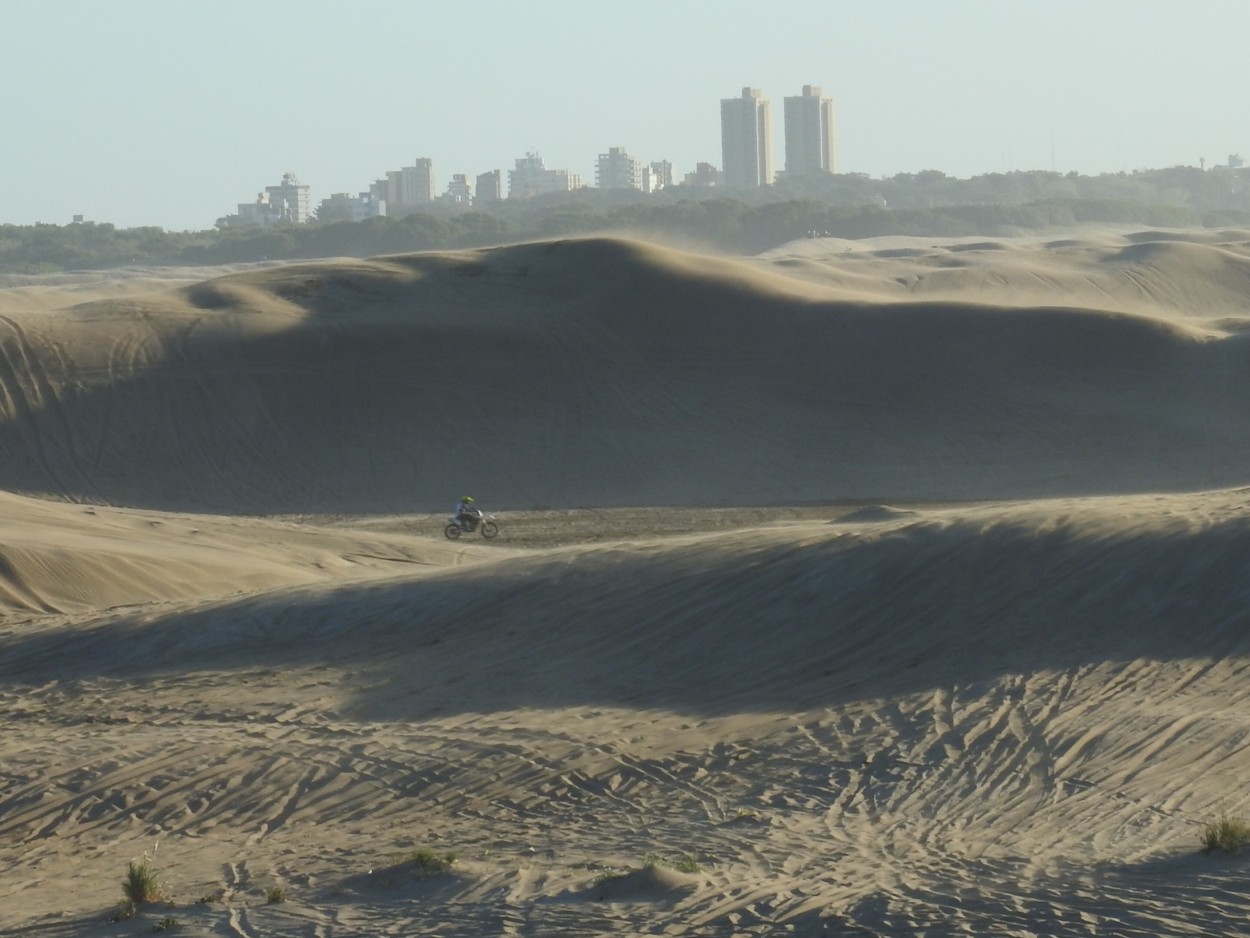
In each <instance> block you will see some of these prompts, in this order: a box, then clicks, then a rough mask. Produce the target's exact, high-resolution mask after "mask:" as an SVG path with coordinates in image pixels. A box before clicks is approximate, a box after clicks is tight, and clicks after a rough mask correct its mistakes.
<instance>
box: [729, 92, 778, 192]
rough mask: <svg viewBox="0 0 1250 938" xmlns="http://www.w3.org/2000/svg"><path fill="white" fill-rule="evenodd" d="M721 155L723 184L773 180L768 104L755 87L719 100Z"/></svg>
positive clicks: (750, 184)
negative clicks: (735, 96) (740, 94)
mask: <svg viewBox="0 0 1250 938" xmlns="http://www.w3.org/2000/svg"><path fill="white" fill-rule="evenodd" d="M720 139H721V157H722V160H723V163H724V173H725V185H726V186H732V187H735V188H750V187H754V186H767V185H771V184H772V181H773V157H772V145H771V140H772V117H771V106H770V105H769V103H768V101H767V100H766V99H765V98H764V96H763V95H762V94H761V93H760V90H759V89H758V88H743V89H742V97H740V98H722V99H721V102H720Z"/></svg>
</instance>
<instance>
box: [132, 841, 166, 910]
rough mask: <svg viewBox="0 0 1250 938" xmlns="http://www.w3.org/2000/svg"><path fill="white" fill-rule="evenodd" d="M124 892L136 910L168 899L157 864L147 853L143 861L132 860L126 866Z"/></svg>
mask: <svg viewBox="0 0 1250 938" xmlns="http://www.w3.org/2000/svg"><path fill="white" fill-rule="evenodd" d="M122 892H124V893H125V894H126V901H127V902H128V903H130V905H132V906H134V907H135V908H138V907H139V906H141V905H146V904H147V903H149V902H160V901H161V900H162V899H164V898H166V892H167V889H166V886H165V883H164V882H163V881H162V880H161V877H160V873H159V872H158V871H157V869H156V864H155V863H153V862H152V858H151V857H149V856H148V855H147V854H146V853H145V854H144V855H143V859H142V860H131V861H130V862H129V863H128V864H127V865H126V878H125V879H124V880H123V881H122Z"/></svg>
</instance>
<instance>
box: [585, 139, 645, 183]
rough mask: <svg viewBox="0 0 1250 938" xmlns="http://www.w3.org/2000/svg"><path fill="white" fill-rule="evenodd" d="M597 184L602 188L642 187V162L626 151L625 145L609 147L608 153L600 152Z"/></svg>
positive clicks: (596, 175) (596, 170) (596, 172)
mask: <svg viewBox="0 0 1250 938" xmlns="http://www.w3.org/2000/svg"><path fill="white" fill-rule="evenodd" d="M595 185H596V186H598V187H599V188H600V189H641V188H642V162H641V161H640V160H636V159H634V158H633V157H632V156H630V155H629V154H628V153H627V152H625V148H624V147H609V148H608V152H607V153H600V154H599V163H598V165H597V166H596V168H595Z"/></svg>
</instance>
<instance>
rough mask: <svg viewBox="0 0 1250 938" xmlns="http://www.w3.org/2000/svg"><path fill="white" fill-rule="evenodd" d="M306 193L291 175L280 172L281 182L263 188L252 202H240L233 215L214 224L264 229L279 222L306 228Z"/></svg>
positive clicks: (308, 206)
mask: <svg viewBox="0 0 1250 938" xmlns="http://www.w3.org/2000/svg"><path fill="white" fill-rule="evenodd" d="M308 191H309V190H308V186H305V185H303V184H301V183H300V181H299V180H298V179H297V178H296V177H295V174H294V173H284V174H283V175H282V182H281V183H279V184H278V185H276V186H266V187H265V191H264V192H261V193H259V194H258V195H257V196H256V201H255V202H240V203H239V205H238V211H237V212H236V213H235V214H233V215H228V216H226V217H225V218H221V219H218V221H217V224H218V225H219V226H220V227H223V228H233V227H238V226H241V225H260V226H261V227H268V226H269V225H276V224H278V223H280V222H287V223H289V224H293V225H306V224H308V222H309V220H310V219H311V217H312V205H311V201H310V198H309V194H308Z"/></svg>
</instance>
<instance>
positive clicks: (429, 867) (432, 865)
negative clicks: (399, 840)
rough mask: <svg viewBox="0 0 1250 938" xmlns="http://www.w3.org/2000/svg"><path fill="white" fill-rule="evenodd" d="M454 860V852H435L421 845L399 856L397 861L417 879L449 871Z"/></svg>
mask: <svg viewBox="0 0 1250 938" xmlns="http://www.w3.org/2000/svg"><path fill="white" fill-rule="evenodd" d="M456 860H457V857H456V855H455V854H454V853H436V852H434V851H433V850H427V849H426V848H424V847H421V848H420V849H417V850H413V851H412V852H410V853H405V854H403V855H402V856H400V858H399V861H398V863H399V865H401V866H405V867H407V868H408V869H409V870H410V871H411V872H412V875H413V876H415V877H416V878H417V879H425V878H426V877H429V876H439V875H441V874H443V873H447V872H450V871H451V868H452V867H453V866H455V865H456Z"/></svg>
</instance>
